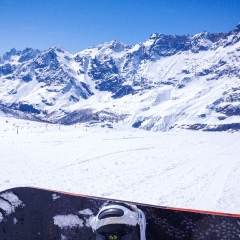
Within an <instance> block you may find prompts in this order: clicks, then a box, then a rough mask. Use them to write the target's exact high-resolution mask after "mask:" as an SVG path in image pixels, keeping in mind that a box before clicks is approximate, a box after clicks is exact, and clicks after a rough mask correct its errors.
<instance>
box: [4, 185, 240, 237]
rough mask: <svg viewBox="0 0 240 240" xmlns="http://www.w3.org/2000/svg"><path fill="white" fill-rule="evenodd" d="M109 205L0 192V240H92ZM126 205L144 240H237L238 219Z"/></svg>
mask: <svg viewBox="0 0 240 240" xmlns="http://www.w3.org/2000/svg"><path fill="white" fill-rule="evenodd" d="M111 201H115V202H116V201H118V200H115V199H106V198H98V197H92V196H85V195H80V194H71V193H64V192H58V191H52V190H46V189H38V188H32V187H19V188H13V189H9V190H6V191H3V192H1V193H0V239H1V240H19V239H21V240H50V239H62V240H66V239H68V240H69V239H71V240H91V239H92V240H93V239H96V237H95V234H94V232H93V231H92V229H91V226H90V223H89V222H90V219H91V218H92V217H93V216H96V215H97V213H98V212H99V210H100V209H101V208H102V207H103V206H104V205H106V204H107V203H109V202H111ZM120 202H121V201H120ZM128 203H130V204H134V205H136V206H137V207H138V208H139V209H141V210H142V211H143V212H144V214H145V216H146V222H147V225H146V239H147V240H161V239H162V240H176V239H178V240H179V239H185V240H189V239H194V240H197V239H199V240H216V239H219V240H220V239H221V240H223V239H226V240H230V239H240V215H235V214H224V213H212V212H206V211H196V210H188V209H178V208H169V207H160V206H153V205H146V204H141V203H133V202H128Z"/></svg>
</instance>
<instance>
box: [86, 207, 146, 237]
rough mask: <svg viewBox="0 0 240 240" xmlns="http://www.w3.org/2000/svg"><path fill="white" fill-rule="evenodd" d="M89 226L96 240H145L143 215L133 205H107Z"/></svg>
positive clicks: (144, 219)
mask: <svg viewBox="0 0 240 240" xmlns="http://www.w3.org/2000/svg"><path fill="white" fill-rule="evenodd" d="M90 225H91V227H92V230H93V231H94V232H95V234H96V240H146V236H145V231H146V218H145V214H144V213H143V212H142V211H141V210H140V209H138V208H137V206H135V205H130V204H124V203H119V202H111V203H108V204H107V205H106V206H104V207H103V208H102V209H101V210H100V211H99V213H98V214H97V216H96V217H93V218H92V219H91V220H90Z"/></svg>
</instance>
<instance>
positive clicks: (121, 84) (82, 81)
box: [0, 25, 240, 131]
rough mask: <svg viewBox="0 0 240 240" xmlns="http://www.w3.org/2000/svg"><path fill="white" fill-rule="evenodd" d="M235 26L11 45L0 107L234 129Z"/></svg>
mask: <svg viewBox="0 0 240 240" xmlns="http://www.w3.org/2000/svg"><path fill="white" fill-rule="evenodd" d="M239 60H240V25H238V26H237V27H236V28H235V29H234V30H232V31H229V32H228V33H217V34H211V33H208V32H203V33H200V34H196V35H194V36H189V35H184V36H167V35H163V34H152V35H151V37H150V38H149V39H148V40H146V41H145V42H141V43H139V44H135V45H132V46H127V45H125V44H123V43H121V42H119V41H112V42H109V43H103V44H100V45H98V46H96V47H91V48H88V49H86V50H84V51H82V52H79V53H76V54H73V53H69V52H67V51H65V50H64V49H62V48H60V47H55V48H51V49H49V50H46V51H43V52H40V51H38V50H33V49H30V48H28V49H25V50H24V51H16V50H15V49H12V50H11V51H10V52H8V53H6V54H5V55H4V56H3V57H2V58H0V111H2V112H4V113H6V114H8V115H12V116H15V117H20V118H26V119H33V120H38V121H46V122H53V123H64V124H71V123H76V122H85V121H88V122H90V121H115V122H118V121H123V122H124V123H126V124H128V125H130V126H133V127H137V128H142V129H146V130H152V131H166V130H169V129H172V128H185V129H203V130H214V131H215V130H228V129H240V122H239V114H240V61H239Z"/></svg>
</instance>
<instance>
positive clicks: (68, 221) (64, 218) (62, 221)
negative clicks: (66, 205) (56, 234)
mask: <svg viewBox="0 0 240 240" xmlns="http://www.w3.org/2000/svg"><path fill="white" fill-rule="evenodd" d="M53 220H54V224H55V225H57V226H59V227H60V228H71V227H77V226H80V227H82V226H83V220H82V219H80V218H79V217H78V216H77V215H73V214H68V215H56V216H55V217H53Z"/></svg>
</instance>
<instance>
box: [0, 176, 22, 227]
mask: <svg viewBox="0 0 240 240" xmlns="http://www.w3.org/2000/svg"><path fill="white" fill-rule="evenodd" d="M5 183H8V181H5ZM19 206H23V203H22V201H20V200H19V198H18V197H17V196H16V195H15V194H13V193H12V192H10V191H7V192H5V193H2V194H0V209H1V210H2V211H4V214H6V215H9V214H11V213H13V212H14V211H15V209H16V208H17V207H19ZM2 220H3V215H2V213H0V222H1V221H2ZM14 223H16V221H15V220H14Z"/></svg>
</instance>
